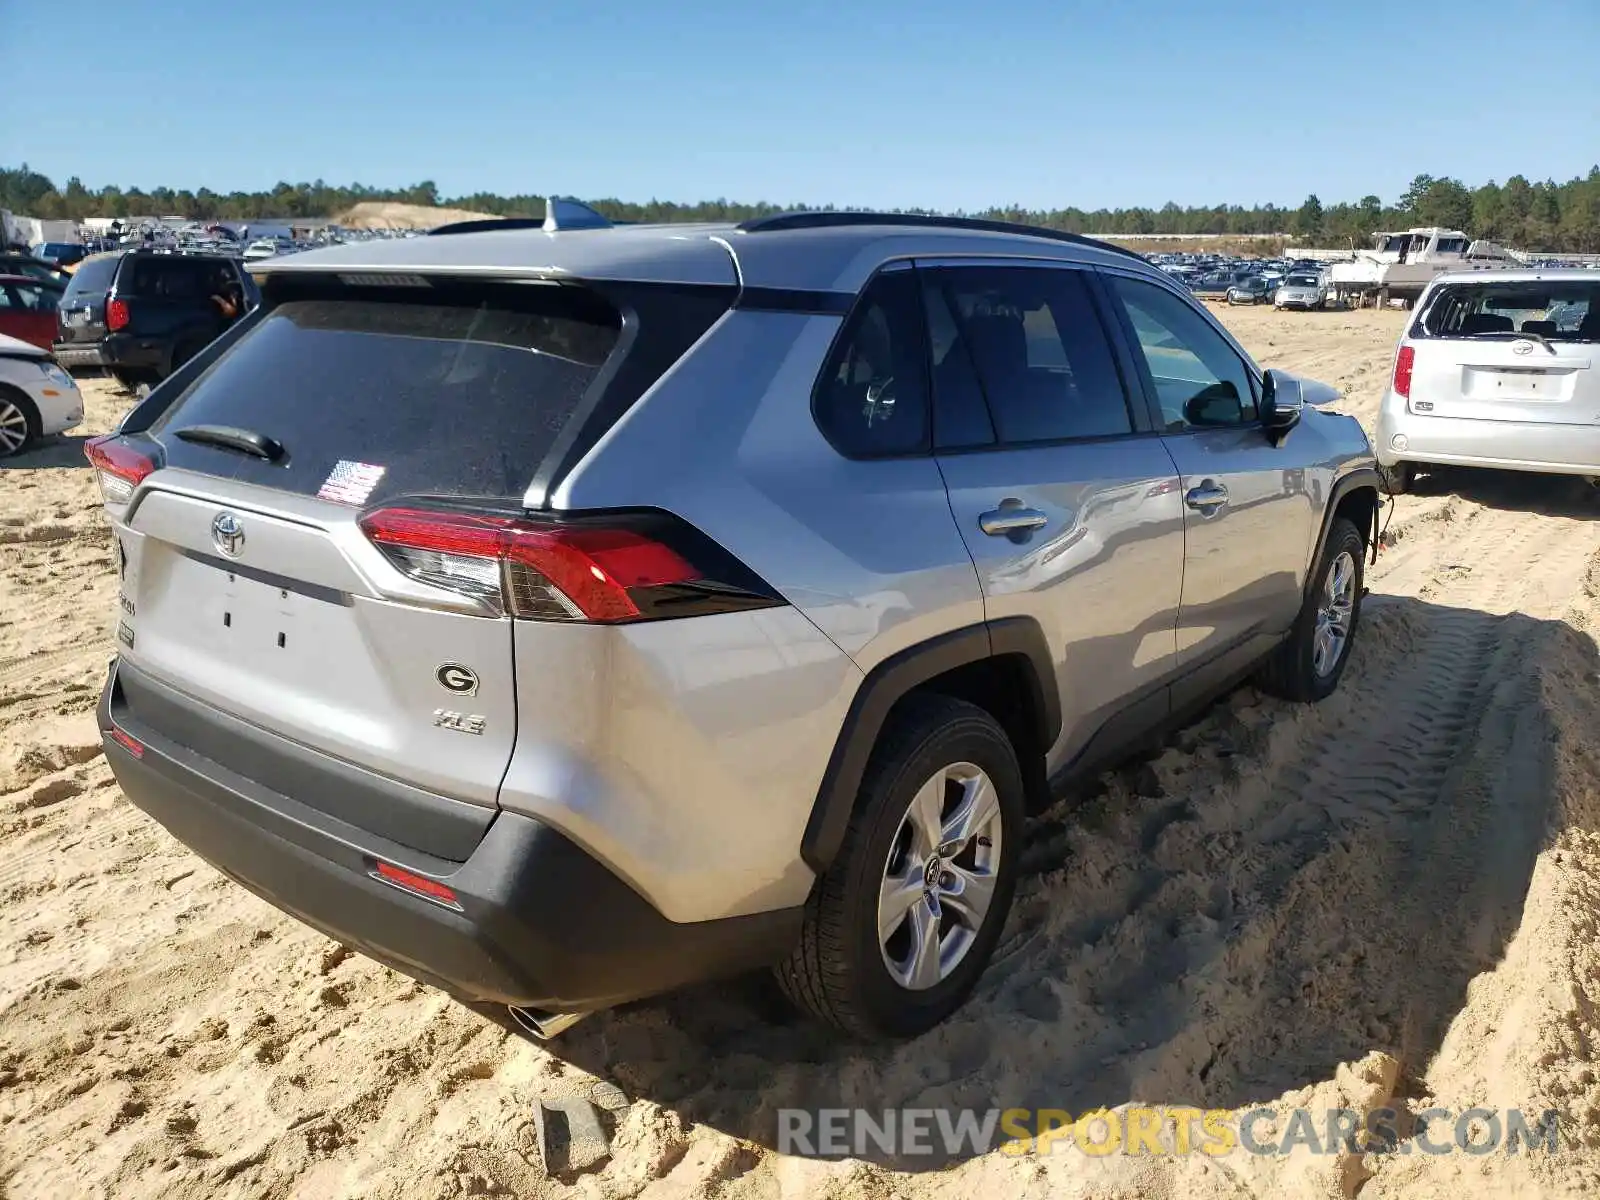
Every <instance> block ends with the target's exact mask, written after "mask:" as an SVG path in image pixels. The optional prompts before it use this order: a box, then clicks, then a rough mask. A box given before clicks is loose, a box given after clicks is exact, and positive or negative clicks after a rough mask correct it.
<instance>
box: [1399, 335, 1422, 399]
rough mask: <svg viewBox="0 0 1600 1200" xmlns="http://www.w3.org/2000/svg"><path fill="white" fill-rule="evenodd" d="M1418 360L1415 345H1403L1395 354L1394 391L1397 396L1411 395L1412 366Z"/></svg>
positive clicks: (1408, 396)
mask: <svg viewBox="0 0 1600 1200" xmlns="http://www.w3.org/2000/svg"><path fill="white" fill-rule="evenodd" d="M1416 361H1417V350H1416V347H1415V346H1401V347H1400V351H1399V353H1397V354H1396V355H1395V356H1394V391H1395V395H1397V396H1404V397H1406V398H1407V399H1410V397H1411V367H1412V365H1413V364H1414V363H1415V362H1416Z"/></svg>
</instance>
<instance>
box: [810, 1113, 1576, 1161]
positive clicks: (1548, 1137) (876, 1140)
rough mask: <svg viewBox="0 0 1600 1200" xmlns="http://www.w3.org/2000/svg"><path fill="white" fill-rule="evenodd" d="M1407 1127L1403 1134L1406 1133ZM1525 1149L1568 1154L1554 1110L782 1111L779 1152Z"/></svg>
mask: <svg viewBox="0 0 1600 1200" xmlns="http://www.w3.org/2000/svg"><path fill="white" fill-rule="evenodd" d="M1402 1130H1404V1133H1402ZM996 1149H998V1150H999V1151H1000V1153H1002V1154H1016V1155H1021V1154H1053V1153H1057V1152H1066V1151H1072V1152H1076V1153H1082V1154H1087V1155H1091V1156H1095V1157H1099V1156H1104V1155H1108V1154H1127V1155H1181V1154H1207V1155H1211V1156H1213V1157H1219V1156H1221V1155H1225V1154H1233V1153H1239V1152H1242V1153H1246V1154H1291V1153H1294V1152H1296V1151H1302V1152H1308V1153H1311V1154H1340V1153H1350V1152H1353V1151H1361V1152H1367V1153H1397V1154H1413V1153H1417V1154H1472V1155H1482V1154H1492V1153H1496V1152H1499V1153H1503V1154H1518V1153H1521V1152H1523V1151H1524V1150H1535V1149H1540V1150H1545V1151H1547V1152H1550V1153H1554V1152H1556V1151H1557V1150H1559V1149H1560V1129H1559V1127H1558V1125H1557V1119H1556V1114H1555V1112H1553V1111H1549V1112H1544V1113H1541V1114H1539V1115H1538V1116H1537V1117H1536V1118H1534V1119H1532V1120H1530V1119H1529V1118H1528V1117H1527V1116H1525V1115H1524V1114H1523V1113H1522V1112H1521V1110H1519V1109H1515V1108H1509V1109H1490V1108H1469V1109H1464V1110H1461V1111H1459V1112H1457V1111H1453V1110H1450V1109H1443V1108H1432V1109H1425V1110H1424V1111H1422V1112H1420V1113H1416V1114H1412V1113H1409V1112H1404V1113H1403V1112H1399V1111H1397V1110H1394V1109H1387V1108H1380V1109H1373V1110H1372V1111H1370V1112H1357V1111H1355V1110H1353V1109H1344V1108H1332V1109H1324V1110H1318V1111H1316V1112H1313V1111H1312V1110H1310V1109H1289V1110H1273V1109H1267V1108H1256V1109H1250V1110H1248V1111H1245V1112H1243V1113H1235V1112H1234V1111H1233V1110H1231V1109H1199V1108H1183V1107H1166V1106H1161V1107H1150V1108H1146V1107H1128V1108H1120V1109H1113V1110H1107V1109H1095V1110H1092V1111H1090V1112H1085V1113H1080V1114H1078V1115H1077V1116H1076V1117H1074V1116H1073V1115H1072V1114H1071V1113H1069V1112H1067V1111H1066V1110H1064V1109H1058V1108H1039V1109H1030V1108H1007V1109H998V1108H991V1109H984V1110H978V1109H951V1108H899V1109H894V1108H891V1109H877V1110H869V1109H861V1108H823V1109H800V1108H785V1109H779V1110H778V1150H779V1152H780V1153H783V1154H795V1155H804V1156H807V1157H812V1158H844V1157H850V1158H868V1157H873V1156H876V1155H891V1156H895V1157H914V1156H917V1155H941V1156H945V1157H956V1156H963V1155H977V1154H986V1153H988V1152H989V1151H991V1150H996Z"/></svg>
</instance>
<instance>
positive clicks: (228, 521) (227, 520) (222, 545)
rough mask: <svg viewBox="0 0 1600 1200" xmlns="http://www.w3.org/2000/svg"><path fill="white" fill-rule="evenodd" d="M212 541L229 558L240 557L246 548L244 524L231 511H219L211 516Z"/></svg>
mask: <svg viewBox="0 0 1600 1200" xmlns="http://www.w3.org/2000/svg"><path fill="white" fill-rule="evenodd" d="M211 541H212V542H213V543H214V544H215V545H216V547H217V549H218V550H221V551H222V552H223V553H224V554H226V555H227V556H228V557H229V558H238V557H239V551H241V550H243V549H244V526H243V525H241V524H239V518H238V517H236V516H234V515H233V514H232V513H231V512H219V513H218V514H217V515H216V516H215V517H213V518H211Z"/></svg>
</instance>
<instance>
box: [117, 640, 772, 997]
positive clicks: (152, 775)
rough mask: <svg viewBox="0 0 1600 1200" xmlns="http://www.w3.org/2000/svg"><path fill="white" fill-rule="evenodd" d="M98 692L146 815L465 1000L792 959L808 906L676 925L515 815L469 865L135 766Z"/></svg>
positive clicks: (153, 766) (639, 983)
mask: <svg viewBox="0 0 1600 1200" xmlns="http://www.w3.org/2000/svg"><path fill="white" fill-rule="evenodd" d="M117 674H118V668H117V666H116V665H115V664H114V665H113V667H112V671H111V674H110V677H109V678H108V679H107V685H106V690H105V693H104V695H103V696H102V698H101V703H100V709H99V722H100V729H101V732H102V740H103V742H104V745H105V751H106V758H107V759H108V761H109V762H110V764H111V769H112V772H113V773H114V774H115V775H116V777H117V782H118V783H119V784H120V785H121V786H122V789H123V792H124V793H125V794H126V795H127V797H128V799H129V800H131V801H132V802H133V803H134V804H135V805H136V806H138V807H139V808H141V809H143V810H144V811H145V812H146V813H148V814H149V815H150V816H152V817H154V818H155V819H156V820H157V821H158V822H160V823H161V824H162V825H163V826H164V827H165V828H166V829H167V831H168V832H170V833H171V834H172V835H173V836H174V837H176V838H177V839H178V840H179V841H181V842H183V843H184V844H185V845H187V846H188V847H189V848H190V849H192V850H194V851H195V852H196V853H197V854H199V855H200V856H201V857H202V858H204V859H206V860H207V861H208V862H210V863H211V864H212V865H213V866H215V867H216V868H217V869H218V870H219V871H221V872H222V873H223V874H224V875H227V876H228V877H229V878H231V879H233V880H234V881H236V882H237V883H239V884H241V885H243V886H244V887H246V888H248V889H249V890H250V891H252V892H254V893H255V894H256V895H258V896H260V897H262V898H263V899H265V900H266V901H268V902H269V903H271V904H274V905H276V906H277V907H278V908H281V909H283V910H284V911H285V912H287V913H289V914H291V915H292V916H295V917H297V918H299V919H300V920H301V921H303V922H305V923H306V924H307V925H310V926H312V927H313V928H315V929H318V930H320V931H321V932H323V933H325V934H326V935H327V936H329V937H331V938H333V939H335V940H336V941H339V942H342V943H344V944H346V945H349V946H352V947H354V948H355V949H357V950H359V951H361V952H362V953H364V954H366V955H368V956H369V957H371V958H374V959H376V960H377V961H379V962H381V963H384V964H385V965H387V966H389V967H392V968H393V969H395V970H397V971H400V972H401V973H403V974H406V975H409V976H411V977H413V978H415V979H418V980H421V981H422V982H424V983H427V984H430V985H432V986H435V987H439V988H442V989H444V990H445V991H447V992H450V993H451V994H453V995H455V996H458V997H460V998H462V999H465V1000H470V1001H476V1002H487V1003H497V1004H513V1005H517V1006H520V1007H527V1008H542V1009H549V1010H557V1011H580V1012H581V1011H588V1010H592V1009H597V1008H604V1007H607V1006H609V1005H612V1004H618V1003H621V1002H623V1001H626V1000H632V999H637V998H639V997H643V996H649V995H654V994H657V993H660V992H665V991H670V990H672V989H673V988H677V987H681V986H684V985H686V984H690V983H695V982H700V981H703V980H708V979H713V978H717V977H720V976H724V975H731V974H736V973H738V972H740V971H744V970H748V969H751V968H754V967H759V966H765V965H768V964H771V963H774V962H776V961H778V960H780V959H782V958H783V957H785V956H786V955H787V954H788V953H789V951H790V949H791V948H792V947H793V946H794V944H795V942H796V940H797V939H798V936H799V928H800V919H801V915H802V911H803V910H802V909H799V908H791V909H781V910H777V911H773V912H767V913H760V914H756V915H752V916H742V917H730V918H726V919H723V920H716V921H702V922H695V923H688V924H685V923H679V922H674V921H669V920H668V919H667V918H666V917H664V916H663V915H662V914H661V913H660V912H659V911H658V910H657V909H655V908H654V906H652V905H651V904H650V903H649V902H648V901H647V900H645V899H644V897H643V896H641V895H640V894H639V893H638V892H636V891H634V890H633V889H632V888H631V887H629V886H628V885H627V884H626V883H624V882H623V881H622V880H621V879H620V878H618V877H617V876H616V875H614V874H613V873H612V872H610V871H609V870H607V869H606V868H605V867H604V866H603V865H602V864H601V863H600V862H598V861H597V860H596V859H594V858H593V857H591V856H590V855H589V854H587V853H585V852H584V851H583V850H582V849H580V848H579V847H578V846H577V845H576V844H575V843H573V842H572V841H571V840H570V839H568V838H567V837H565V836H564V835H562V834H561V833H559V832H558V831H557V830H555V829H553V828H551V827H550V826H548V825H545V824H543V823H542V822H539V821H536V820H534V819H533V818H531V817H526V816H522V815H520V814H517V813H508V812H502V813H500V814H499V815H498V816H497V817H495V819H494V821H493V822H492V824H491V825H490V826H489V829H488V832H487V833H486V834H485V835H484V837H483V838H482V840H481V841H480V842H479V843H478V845H477V846H476V847H475V848H474V849H473V851H472V853H471V855H470V856H469V857H468V858H467V860H466V861H465V862H462V863H451V862H447V861H445V860H442V859H440V858H437V857H435V856H432V855H427V854H423V853H420V852H418V851H415V850H408V849H407V848H405V847H402V846H398V845H396V844H394V843H392V842H389V841H387V840H386V839H384V838H382V837H380V836H378V835H376V834H372V833H369V832H367V831H365V830H361V829H358V828H356V827H354V826H352V825H349V824H348V823H345V822H341V821H337V820H334V819H333V818H330V817H328V816H327V815H326V814H321V813H316V812H315V811H313V810H311V809H308V808H306V807H305V806H304V805H300V804H298V803H297V802H295V801H292V800H288V799H286V798H285V797H281V796H277V795H275V794H272V793H267V792H266V791H265V790H264V789H260V788H257V787H254V786H253V785H252V784H251V783H250V781H249V780H246V779H244V778H242V777H240V776H238V775H236V774H234V773H232V772H229V771H226V770H225V769H222V768H219V767H218V766H217V765H216V764H215V763H212V762H210V761H209V760H207V759H205V758H202V757H201V756H199V755H197V754H195V753H194V752H193V751H191V750H187V749H185V748H184V747H182V746H179V745H177V744H175V743H173V742H171V741H169V740H167V739H164V738H160V737H159V736H151V737H149V738H148V739H147V738H146V737H141V736H140V734H139V732H138V731H135V730H128V731H127V732H128V733H130V734H131V735H132V736H134V737H136V738H138V739H139V741H140V742H141V743H143V745H144V751H143V754H142V755H139V756H135V755H134V754H133V753H132V752H130V751H129V749H128V748H127V747H125V746H124V745H122V744H121V743H120V742H118V741H117V740H116V739H115V738H114V737H113V736H112V731H113V730H114V729H116V728H118V725H116V724H114V723H113V720H112V712H113V709H112V695H113V691H114V689H115V688H116V679H117ZM374 860H382V861H388V862H392V863H394V864H395V865H396V866H400V867H404V868H406V869H407V870H411V871H415V872H417V873H419V874H423V875H428V876H430V877H433V878H436V879H438V880H439V881H440V882H442V883H444V884H445V885H446V886H448V887H449V888H450V889H451V890H452V891H453V892H454V893H455V895H456V897H457V900H458V902H459V904H460V911H459V912H457V911H453V910H452V909H450V908H447V907H446V906H444V905H441V904H437V903H434V902H432V901H430V900H425V899H423V898H422V897H420V896H414V895H411V894H409V893H407V892H405V891H403V890H401V889H399V888H396V887H394V886H391V885H390V884H388V883H384V882H380V881H379V880H377V879H374V878H372V876H371V874H370V869H371V868H370V864H371V863H372V862H373V861H374Z"/></svg>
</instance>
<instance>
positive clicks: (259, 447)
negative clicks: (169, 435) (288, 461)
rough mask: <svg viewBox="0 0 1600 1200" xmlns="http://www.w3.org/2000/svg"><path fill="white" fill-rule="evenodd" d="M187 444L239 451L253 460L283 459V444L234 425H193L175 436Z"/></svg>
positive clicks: (269, 460) (275, 460)
mask: <svg viewBox="0 0 1600 1200" xmlns="http://www.w3.org/2000/svg"><path fill="white" fill-rule="evenodd" d="M175 436H176V437H180V438H182V439H183V440H184V441H186V442H194V443H195V444H196V445H200V446H216V447H218V448H219V449H222V450H237V451H238V452H239V453H240V454H248V455H250V456H252V457H253V458H259V459H264V460H265V461H267V462H277V461H278V460H279V459H280V458H282V457H283V454H284V450H283V443H282V442H279V441H276V440H275V439H273V438H269V437H267V436H266V435H265V434H261V433H257V432H255V431H254V430H253V429H236V428H234V427H233V426H232V425H191V426H189V427H188V428H187V429H180V430H178V431H177V433H176V434H175Z"/></svg>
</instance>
